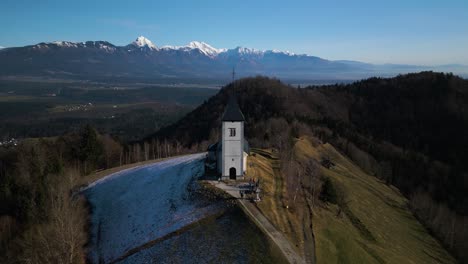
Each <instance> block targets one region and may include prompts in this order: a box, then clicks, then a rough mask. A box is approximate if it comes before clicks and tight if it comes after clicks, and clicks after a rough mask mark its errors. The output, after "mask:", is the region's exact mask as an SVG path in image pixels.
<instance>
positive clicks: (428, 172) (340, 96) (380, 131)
mask: <svg viewBox="0 0 468 264" xmlns="http://www.w3.org/2000/svg"><path fill="white" fill-rule="evenodd" d="M230 94H236V96H237V98H238V101H239V105H240V107H241V109H242V111H243V113H244V115H245V118H246V137H247V138H248V139H249V142H250V143H251V145H252V146H255V147H262V148H265V147H266V148H275V149H277V150H279V153H280V154H282V155H285V156H286V154H287V153H288V152H291V149H292V148H293V142H294V140H293V139H294V138H299V137H301V136H304V135H312V136H315V137H318V138H319V139H320V140H322V141H323V142H329V143H330V144H331V145H333V146H334V147H336V148H337V149H338V150H339V151H340V152H341V153H343V154H345V155H346V156H348V157H349V158H350V159H351V160H353V162H355V163H356V164H357V165H358V166H359V167H361V168H362V169H363V171H364V172H365V173H367V174H369V175H373V176H376V177H377V178H378V179H380V180H381V181H383V182H385V183H386V184H387V185H389V186H395V187H397V188H398V189H399V190H400V191H401V193H402V194H403V195H404V196H405V197H406V199H407V200H408V205H407V206H408V208H410V209H411V210H412V212H413V213H414V214H415V215H416V216H417V217H418V218H419V220H421V221H422V223H424V225H425V226H426V227H427V228H429V229H430V230H431V231H432V232H433V233H434V234H435V235H436V236H437V237H438V238H439V239H440V240H441V241H443V243H444V245H445V246H446V247H447V248H449V249H450V250H451V252H453V253H455V254H456V255H457V256H459V257H460V258H462V259H463V258H466V255H464V254H465V253H464V252H466V250H465V248H466V244H465V243H464V241H466V237H467V235H468V234H466V233H463V232H456V233H455V232H453V230H463V229H461V227H462V226H463V225H464V223H466V221H467V220H466V217H464V216H465V215H466V212H467V207H466V206H467V204H468V203H467V197H466V193H467V192H468V186H466V185H464V184H463V182H466V179H467V177H468V176H467V171H468V169H467V167H466V165H465V164H468V155H467V154H466V151H464V150H466V149H467V148H468V141H467V139H466V137H465V135H464V134H465V131H468V111H467V109H468V96H467V95H468V81H467V80H465V79H462V78H459V77H457V76H454V75H451V74H442V73H433V72H422V73H417V74H407V75H401V76H397V77H394V78H371V79H367V80H363V81H359V82H355V83H352V84H348V85H331V86H320V87H305V88H300V89H299V88H296V87H292V86H288V85H286V84H284V83H282V82H281V81H279V80H277V79H270V78H265V77H256V78H247V79H241V80H238V81H235V82H234V83H231V84H230V85H228V86H226V87H224V88H223V89H221V91H220V92H219V93H218V94H217V95H215V96H213V97H211V98H210V99H209V100H207V101H206V102H205V103H203V104H202V105H201V106H199V107H198V108H197V109H195V110H194V111H193V112H191V113H189V114H188V115H187V116H185V117H184V118H182V119H181V120H180V121H179V122H176V123H175V124H173V125H171V126H169V127H166V128H164V129H162V130H160V131H159V132H157V133H156V134H155V135H153V136H152V137H150V138H157V139H159V140H162V139H166V140H169V141H172V142H176V141H177V142H178V144H181V145H183V146H185V147H187V148H192V149H199V150H204V149H205V148H206V147H207V146H208V144H209V143H211V142H214V141H215V140H216V139H217V138H218V136H219V135H218V134H217V133H218V132H217V128H218V127H219V125H220V116H222V112H223V109H224V105H225V103H226V102H227V98H228V97H229V95H230ZM443 139H447V140H443ZM449 139H450V140H449ZM283 159H287V157H283ZM444 223H451V225H446V224H444ZM465 232H466V231H465Z"/></svg>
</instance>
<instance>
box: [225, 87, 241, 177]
mask: <svg viewBox="0 0 468 264" xmlns="http://www.w3.org/2000/svg"><path fill="white" fill-rule="evenodd" d="M244 122H245V118H244V115H243V114H242V112H241V110H240V108H239V105H238V104H237V101H236V99H235V98H234V97H233V96H231V97H230V98H229V102H228V104H227V106H226V110H225V112H224V115H223V118H222V128H221V129H222V130H221V135H222V146H223V148H222V161H221V176H222V179H223V180H227V179H231V180H241V179H243V178H244V171H245V168H244Z"/></svg>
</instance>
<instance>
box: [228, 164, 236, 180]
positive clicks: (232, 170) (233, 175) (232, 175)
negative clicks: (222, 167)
mask: <svg viewBox="0 0 468 264" xmlns="http://www.w3.org/2000/svg"><path fill="white" fill-rule="evenodd" d="M229 179H231V180H235V179H236V168H234V167H232V168H230V169H229Z"/></svg>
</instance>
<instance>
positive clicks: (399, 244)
mask: <svg viewBox="0 0 468 264" xmlns="http://www.w3.org/2000/svg"><path fill="white" fill-rule="evenodd" d="M296 154H297V156H298V157H300V158H315V159H320V157H321V156H325V155H326V156H328V157H329V158H330V159H331V160H332V161H333V163H335V164H336V166H334V167H332V168H331V169H326V168H324V167H322V172H323V175H324V176H325V177H329V178H330V179H331V181H332V183H333V184H334V186H335V187H336V189H337V192H338V195H339V196H341V197H340V199H339V202H338V205H331V204H327V205H324V206H322V207H316V208H315V211H314V219H313V229H314V234H315V240H316V241H315V243H316V254H317V263H455V260H454V258H453V257H452V256H450V255H449V253H448V252H447V251H446V250H445V249H444V248H443V247H442V246H441V244H440V243H439V242H438V241H437V240H436V239H435V238H433V237H432V236H431V235H430V234H429V233H428V231H427V230H426V229H425V228H424V227H423V226H422V224H421V223H420V222H418V220H417V219H416V218H415V217H414V216H413V214H412V213H411V211H410V210H409V208H408V201H407V199H406V198H405V197H403V195H401V194H400V193H399V192H398V190H397V189H396V188H394V187H391V186H387V185H385V184H384V183H383V182H381V181H380V180H378V179H377V178H376V177H374V176H370V175H368V174H366V173H365V172H364V171H363V170H361V169H360V168H359V167H357V166H356V165H355V164H353V163H352V162H351V161H350V160H349V159H347V158H345V157H344V156H342V155H341V154H340V153H339V152H338V151H336V150H335V149H334V148H333V146H331V145H329V144H319V145H316V146H312V144H310V142H309V140H307V139H300V140H298V142H297V143H296Z"/></svg>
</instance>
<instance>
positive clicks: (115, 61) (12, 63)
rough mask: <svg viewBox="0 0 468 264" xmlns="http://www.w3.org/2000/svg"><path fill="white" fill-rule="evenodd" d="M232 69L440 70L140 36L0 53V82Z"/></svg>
mask: <svg viewBox="0 0 468 264" xmlns="http://www.w3.org/2000/svg"><path fill="white" fill-rule="evenodd" d="M233 68H235V69H236V73H237V76H238V77H242V76H252V75H267V76H275V77H279V78H283V79H294V80H317V79H359V78H364V77H368V76H375V75H380V76H385V75H395V74H397V73H405V72H410V71H421V70H432V69H434V70H442V71H443V70H444V68H439V69H438V68H434V67H432V68H431V67H420V66H411V65H373V64H369V63H361V62H355V61H331V60H326V59H322V58H319V57H315V56H311V55H306V54H300V55H298V54H294V53H291V52H288V51H278V50H257V49H252V48H246V47H236V48H233V49H221V48H215V47H212V46H211V45H209V44H207V43H204V42H199V41H192V42H190V43H189V44H187V45H185V46H162V47H158V46H156V45H155V44H153V42H152V41H150V40H149V39H147V38H145V37H143V36H140V37H138V38H137V39H136V40H135V41H133V42H131V43H130V44H128V45H126V46H116V45H113V44H112V43H109V42H107V41H86V42H70V41H55V42H47V43H45V42H42V43H38V44H36V45H30V46H25V47H12V48H4V49H1V50H0V77H1V76H12V75H13V76H23V75H28V76H42V77H43V76H49V77H60V78H64V77H66V78H79V79H83V78H84V79H107V80H113V79H117V78H126V79H153V80H156V79H158V80H161V79H167V80H182V79H191V80H193V79H213V80H229V79H230V78H231V72H232V69H233ZM450 71H452V72H455V73H457V71H461V72H462V73H463V72H464V73H467V74H468V67H466V66H463V65H461V66H460V67H456V68H455V69H454V68H453V67H451V68H450Z"/></svg>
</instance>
